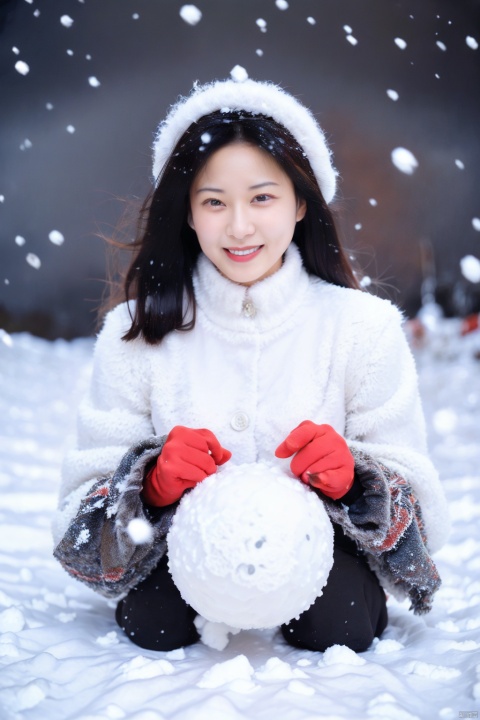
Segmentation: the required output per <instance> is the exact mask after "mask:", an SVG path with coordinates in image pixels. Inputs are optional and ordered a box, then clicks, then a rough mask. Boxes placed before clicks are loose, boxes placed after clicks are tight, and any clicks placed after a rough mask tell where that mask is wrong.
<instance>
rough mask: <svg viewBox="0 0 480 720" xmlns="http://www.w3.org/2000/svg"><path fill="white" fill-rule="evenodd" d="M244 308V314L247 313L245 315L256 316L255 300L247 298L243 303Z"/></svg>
mask: <svg viewBox="0 0 480 720" xmlns="http://www.w3.org/2000/svg"><path fill="white" fill-rule="evenodd" d="M242 310H243V314H244V315H245V317H249V318H252V317H255V315H256V314H257V311H256V309H255V305H254V304H253V302H252V301H251V300H245V302H244V303H243V308H242Z"/></svg>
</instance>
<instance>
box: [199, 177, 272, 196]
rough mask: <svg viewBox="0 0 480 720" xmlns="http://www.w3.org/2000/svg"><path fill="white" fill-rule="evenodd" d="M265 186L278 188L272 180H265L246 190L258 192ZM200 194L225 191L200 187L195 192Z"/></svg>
mask: <svg viewBox="0 0 480 720" xmlns="http://www.w3.org/2000/svg"><path fill="white" fill-rule="evenodd" d="M266 185H276V186H278V183H276V182H273V180H267V181H266V182H261V183H258V184H257V185H250V187H249V188H248V189H249V190H258V189H259V188H262V187H265V186H266ZM201 192H214V193H224V192H225V190H222V189H221V188H214V187H202V188H199V189H198V190H197V193H196V194H197V195H198V193H201Z"/></svg>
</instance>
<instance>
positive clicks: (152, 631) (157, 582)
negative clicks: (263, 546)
mask: <svg viewBox="0 0 480 720" xmlns="http://www.w3.org/2000/svg"><path fill="white" fill-rule="evenodd" d="M345 540H346V539H345V538H344V539H343V542H341V543H340V544H338V543H336V544H335V546H334V555H333V557H334V562H333V567H332V570H331V571H330V575H329V576H328V582H327V584H326V586H325V587H324V589H323V594H322V595H321V596H320V597H319V598H317V599H316V600H315V602H314V603H313V605H311V606H310V607H309V608H308V610H305V612H303V613H302V614H301V615H300V617H299V618H298V620H291V621H290V622H289V623H288V624H287V625H282V626H281V632H282V635H283V637H284V638H285V640H286V641H287V642H288V643H289V644H290V645H294V646H296V647H299V648H305V649H307V650H317V651H320V652H323V651H324V650H325V649H326V648H327V647H330V646H331V645H335V644H339V645H346V646H347V647H349V648H351V649H352V650H355V651H356V652H361V651H362V650H366V649H367V648H368V647H369V645H370V644H371V643H372V640H373V638H374V637H379V636H380V635H381V634H382V632H383V631H384V630H385V627H386V625H387V619H388V618H387V608H386V599H385V593H384V591H383V590H382V588H381V586H380V584H379V582H378V580H377V577H376V576H375V575H374V573H373V572H372V571H371V570H370V568H369V567H368V565H367V562H366V560H365V558H364V557H363V556H362V555H361V554H358V553H357V552H356V550H355V546H354V544H353V543H352V542H351V541H348V542H345ZM196 615H197V613H196V612H195V610H194V609H193V608H192V607H190V606H189V605H187V603H186V602H185V601H184V600H183V599H182V597H181V595H180V593H179V591H178V590H177V587H176V586H175V584H174V582H173V580H172V577H171V575H170V573H169V572H168V563H167V556H166V555H165V556H164V557H163V558H162V560H160V562H159V564H158V565H157V567H156V568H155V570H154V571H153V572H152V573H151V575H149V576H148V577H147V578H146V580H144V581H143V582H141V583H139V584H138V585H137V586H136V587H135V588H134V589H133V590H131V591H130V592H129V593H128V595H127V596H126V597H125V598H124V599H123V600H120V602H119V603H118V605H117V610H116V615H115V617H116V620H117V623H118V624H119V625H120V627H121V628H122V630H123V631H124V632H125V634H126V635H127V637H128V638H129V639H130V640H131V641H132V642H134V643H135V644H136V645H139V646H140V647H142V648H146V649H148V650H174V649H175V648H178V647H182V646H185V645H191V644H192V643H195V642H197V640H198V639H199V635H198V632H197V629H196V627H195V625H194V622H193V621H194V619H195V617H196Z"/></svg>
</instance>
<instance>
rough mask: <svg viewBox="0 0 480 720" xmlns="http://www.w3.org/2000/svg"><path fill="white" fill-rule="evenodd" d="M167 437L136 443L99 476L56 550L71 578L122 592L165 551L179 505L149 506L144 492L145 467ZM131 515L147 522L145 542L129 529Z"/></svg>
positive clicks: (113, 593)
mask: <svg viewBox="0 0 480 720" xmlns="http://www.w3.org/2000/svg"><path fill="white" fill-rule="evenodd" d="M164 442H165V438H158V437H152V438H150V439H148V440H146V441H144V442H142V443H139V444H138V445H135V446H133V447H132V448H130V450H129V451H128V452H127V453H126V454H125V456H124V457H123V458H122V460H121V462H120V464H119V466H118V467H117V469H116V470H115V472H113V473H110V474H109V475H107V476H104V477H100V478H98V479H97V480H96V481H95V482H94V483H93V485H92V486H91V487H90V490H89V492H88V494H87V495H86V496H85V497H84V498H83V499H82V501H81V503H80V507H79V509H78V512H77V515H76V516H75V517H74V519H73V521H72V522H71V524H70V526H69V527H68V529H67V531H66V533H65V535H64V536H63V538H62V539H61V540H60V542H59V543H58V545H57V546H56V548H55V550H54V556H55V557H56V558H57V560H58V561H59V562H60V563H61V565H62V566H63V567H64V568H65V570H66V571H67V572H68V573H69V574H70V575H72V577H74V578H75V579H77V580H81V581H82V582H84V583H86V584H87V585H88V586H89V587H91V588H92V589H93V590H96V591H97V592H99V593H100V594H102V595H105V596H106V597H118V596H119V595H122V594H124V593H125V592H127V591H128V590H129V589H130V588H132V587H134V586H135V585H137V584H138V583H139V582H140V581H141V580H143V579H144V578H145V577H147V575H149V574H150V572H151V571H152V570H153V568H154V567H155V566H156V565H157V564H158V562H159V560H160V558H161V557H162V555H163V554H164V553H165V551H166V544H167V543H166V536H167V533H168V530H169V528H170V524H171V521H172V518H173V515H174V512H175V508H176V505H172V506H168V507H167V508H149V507H148V506H145V505H144V504H143V502H142V500H141V497H140V492H141V489H142V483H143V478H144V474H145V471H146V468H147V466H148V465H149V464H150V463H151V462H152V461H154V460H155V459H156V458H157V457H158V455H159V454H160V452H161V449H162V447H163V444H164ZM132 520H140V521H142V522H143V523H144V524H143V528H142V529H143V530H144V538H142V540H144V541H143V542H141V543H140V542H138V541H137V543H136V542H135V541H134V539H133V538H132V535H131V534H130V532H129V523H130V522H131V521H132Z"/></svg>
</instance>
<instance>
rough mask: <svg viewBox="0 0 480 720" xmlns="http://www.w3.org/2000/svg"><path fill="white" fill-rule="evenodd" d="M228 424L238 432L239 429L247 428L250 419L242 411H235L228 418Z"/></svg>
mask: <svg viewBox="0 0 480 720" xmlns="http://www.w3.org/2000/svg"><path fill="white" fill-rule="evenodd" d="M230 425H231V426H232V428H233V429H234V430H237V431H238V432H240V431H241V430H246V429H247V427H248V426H249V425H250V420H249V419H248V415H246V414H245V413H244V412H237V413H235V415H234V416H233V417H232V419H231V420H230Z"/></svg>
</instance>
